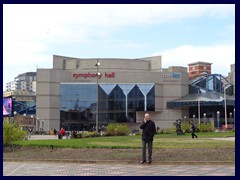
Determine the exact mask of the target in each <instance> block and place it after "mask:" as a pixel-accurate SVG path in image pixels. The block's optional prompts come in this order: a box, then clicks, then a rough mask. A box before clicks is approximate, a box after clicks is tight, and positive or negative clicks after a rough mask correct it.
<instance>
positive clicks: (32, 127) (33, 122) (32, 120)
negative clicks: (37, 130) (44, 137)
mask: <svg viewBox="0 0 240 180" xmlns="http://www.w3.org/2000/svg"><path fill="white" fill-rule="evenodd" d="M31 118H32V124H33V127H34V116H33V115H31ZM33 127H32V128H33ZM32 130H33V129H32Z"/></svg>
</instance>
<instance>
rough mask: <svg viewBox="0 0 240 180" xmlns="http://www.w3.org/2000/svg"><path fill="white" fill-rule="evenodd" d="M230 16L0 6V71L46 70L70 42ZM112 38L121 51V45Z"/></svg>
mask: <svg viewBox="0 0 240 180" xmlns="http://www.w3.org/2000/svg"><path fill="white" fill-rule="evenodd" d="M234 15H235V6H234V5H231V4H223V5H209V4H207V5H185V4H180V5H172V4H169V5H167V4H162V5H161V4H153V5H150V4H149V5H146V4H140V5H135V4H134V5H131V4H126V5H124V4H121V5H91V4H79V5H76V4H73V5H71V4H62V5H56V4H54V5H51V4H47V5H44V4H41V5H39V4H31V5H29V4H28V5H25V4H17V5H14V4H4V5H3V66H4V69H5V67H7V68H8V69H13V70H16V71H14V73H18V72H19V73H23V72H25V71H35V70H36V68H35V66H36V65H39V66H42V67H49V68H51V64H52V55H53V52H55V51H57V46H61V47H66V50H65V52H67V49H68V46H69V45H72V44H73V43H75V44H83V43H92V42H94V41H98V40H99V39H98V38H101V39H104V40H107V39H111V41H109V42H110V44H111V43H112V42H113V41H112V39H114V38H115V37H112V35H111V36H110V34H111V33H112V32H115V31H120V30H122V29H123V28H126V27H136V28H139V27H140V28H141V27H148V26H151V25H156V24H161V23H168V22H171V23H173V22H176V21H182V20H184V19H193V18H200V17H203V16H212V17H214V18H226V17H229V16H234ZM115 39H116V38H115ZM115 39H114V41H118V42H119V43H118V44H119V45H117V46H120V47H121V42H122V41H121V40H119V39H117V40H115ZM106 42H107V41H106ZM124 44H125V47H126V46H127V47H128V48H129V49H130V48H133V49H137V48H141V47H149V46H150V45H149V44H150V42H147V43H142V42H140V43H139V44H136V42H131V41H129V42H124ZM104 46H105V47H106V46H108V47H109V46H110V45H109V44H105V45H104ZM163 58H164V56H163ZM10 72H11V71H9V70H8V71H4V81H9V77H8V76H9V75H11V73H10ZM16 75H17V74H16ZM12 76H13V75H12ZM6 79H7V80H6ZM11 80H13V77H12V78H11ZM11 80H10V81H11ZM4 83H6V82H4Z"/></svg>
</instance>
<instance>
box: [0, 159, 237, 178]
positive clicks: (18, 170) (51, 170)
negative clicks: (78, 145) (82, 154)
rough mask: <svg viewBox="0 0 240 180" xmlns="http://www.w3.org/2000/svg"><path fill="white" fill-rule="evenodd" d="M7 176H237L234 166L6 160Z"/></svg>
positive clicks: (4, 165)
mask: <svg viewBox="0 0 240 180" xmlns="http://www.w3.org/2000/svg"><path fill="white" fill-rule="evenodd" d="M3 175H4V176H235V166H234V165H158V164H151V165H148V164H144V165H140V164H139V165H138V164H136V165H135V164H104V163H102V164H100V163H96V164H90V163H84V164H82V163H49V162H3Z"/></svg>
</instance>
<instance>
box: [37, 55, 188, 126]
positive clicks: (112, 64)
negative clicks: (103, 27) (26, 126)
mask: <svg viewBox="0 0 240 180" xmlns="http://www.w3.org/2000/svg"><path fill="white" fill-rule="evenodd" d="M97 60H99V62H100V63H101V64H100V66H99V72H100V73H101V75H100V76H99V79H98V83H99V84H101V83H116V84H117V83H118V84H121V83H154V84H155V112H150V114H151V115H152V119H153V120H154V121H155V122H156V125H157V126H159V127H160V128H168V127H170V126H172V123H173V122H174V121H175V120H176V119H178V118H182V119H183V117H184V116H188V111H184V110H181V109H179V110H172V109H168V108H167V107H166V102H168V101H171V100H174V99H178V98H181V97H183V96H185V95H187V94H188V73H187V68H185V67H174V66H172V67H170V68H169V69H167V70H166V69H165V70H162V58H161V56H155V57H146V58H139V59H116V58H98V59H96V58H94V59H83V58H71V57H64V56H57V55H54V56H53V68H52V69H37V90H36V96H37V97H36V98H37V100H36V102H37V104H36V116H37V117H39V119H42V120H44V130H45V131H48V130H50V129H51V128H57V129H58V128H60V83H96V80H97V79H96V72H97V69H96V66H95V64H96V63H97ZM144 113H145V112H144V111H142V112H136V117H137V118H136V123H135V124H136V125H137V124H138V123H139V122H141V121H142V117H143V114H144Z"/></svg>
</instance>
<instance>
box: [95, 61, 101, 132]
mask: <svg viewBox="0 0 240 180" xmlns="http://www.w3.org/2000/svg"><path fill="white" fill-rule="evenodd" d="M95 66H96V67H97V104H96V132H97V133H98V77H99V75H100V73H99V72H98V67H99V66H100V62H99V61H98V60H97V63H96V64H95Z"/></svg>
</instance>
